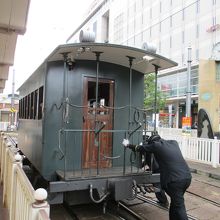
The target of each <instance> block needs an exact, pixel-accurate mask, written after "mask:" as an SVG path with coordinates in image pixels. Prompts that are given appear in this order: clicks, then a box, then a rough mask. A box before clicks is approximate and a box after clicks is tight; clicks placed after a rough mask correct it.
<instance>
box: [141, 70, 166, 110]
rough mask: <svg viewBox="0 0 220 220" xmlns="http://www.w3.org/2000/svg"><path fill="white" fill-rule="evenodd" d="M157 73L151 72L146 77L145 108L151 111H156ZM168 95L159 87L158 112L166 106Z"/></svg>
mask: <svg viewBox="0 0 220 220" xmlns="http://www.w3.org/2000/svg"><path fill="white" fill-rule="evenodd" d="M154 97H155V74H154V73H150V74H147V75H145V77H144V108H145V109H148V110H149V112H150V113H153V112H154ZM165 102H166V95H165V94H164V93H163V92H161V91H160V90H159V89H157V111H156V112H157V113H158V112H159V110H161V109H163V108H164V107H165Z"/></svg>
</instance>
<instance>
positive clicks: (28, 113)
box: [27, 94, 31, 119]
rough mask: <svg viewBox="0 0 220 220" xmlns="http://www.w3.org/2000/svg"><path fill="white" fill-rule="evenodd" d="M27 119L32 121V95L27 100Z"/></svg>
mask: <svg viewBox="0 0 220 220" xmlns="http://www.w3.org/2000/svg"><path fill="white" fill-rule="evenodd" d="M27 100H28V101H27V105H28V106H27V118H28V119H30V116H31V95H30V94H29V95H28V99H27Z"/></svg>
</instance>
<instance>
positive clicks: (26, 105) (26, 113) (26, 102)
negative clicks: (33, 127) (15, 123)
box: [24, 96, 28, 119]
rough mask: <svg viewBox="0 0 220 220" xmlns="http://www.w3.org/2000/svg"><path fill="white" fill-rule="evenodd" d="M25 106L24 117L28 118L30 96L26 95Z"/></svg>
mask: <svg viewBox="0 0 220 220" xmlns="http://www.w3.org/2000/svg"><path fill="white" fill-rule="evenodd" d="M24 106H25V116H24V118H25V119H27V118H28V96H25V102H24Z"/></svg>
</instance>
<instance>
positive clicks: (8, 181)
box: [0, 133, 50, 220]
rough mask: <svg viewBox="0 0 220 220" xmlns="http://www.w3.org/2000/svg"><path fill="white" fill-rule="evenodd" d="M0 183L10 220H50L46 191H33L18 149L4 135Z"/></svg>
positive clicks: (2, 139)
mask: <svg viewBox="0 0 220 220" xmlns="http://www.w3.org/2000/svg"><path fill="white" fill-rule="evenodd" d="M0 174H1V175H0V181H1V184H3V201H2V202H3V205H4V206H5V207H6V208H8V210H9V219H10V220H15V219H16V220H30V219H31V220H49V219H50V218H49V211H50V207H49V205H48V203H47V201H46V198H47V192H46V190H44V189H41V188H40V189H37V190H36V191H35V190H34V189H33V187H32V185H31V183H30V182H29V179H28V178H27V176H26V174H25V173H24V171H23V169H22V157H21V155H19V154H18V149H17V148H16V147H14V146H13V145H12V144H11V143H10V142H9V141H8V139H7V136H5V135H4V133H1V137H0Z"/></svg>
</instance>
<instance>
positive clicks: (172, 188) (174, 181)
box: [123, 135, 192, 220]
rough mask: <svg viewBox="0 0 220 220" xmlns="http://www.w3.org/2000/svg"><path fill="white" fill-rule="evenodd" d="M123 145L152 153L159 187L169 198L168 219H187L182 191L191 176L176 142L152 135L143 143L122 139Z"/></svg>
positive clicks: (187, 185)
mask: <svg viewBox="0 0 220 220" xmlns="http://www.w3.org/2000/svg"><path fill="white" fill-rule="evenodd" d="M123 145H124V146H125V147H128V148H130V149H131V150H133V151H138V152H141V153H145V152H149V153H154V156H155V158H156V161H157V162H158V164H159V169H160V182H161V187H162V189H164V190H165V192H166V193H167V194H168V195H169V196H170V200H171V203H170V209H169V219H170V220H187V219H188V217H187V214H186V208H185V204H184V193H185V191H186V189H187V188H188V187H189V186H190V183H191V178H192V176H191V173H190V169H189V167H188V165H187V163H186V161H185V160H184V158H183V156H182V153H181V151H180V148H179V145H178V143H177V142H176V141H175V140H164V139H162V138H161V137H160V136H159V135H153V136H151V137H150V138H149V140H148V142H147V143H146V144H144V145H132V144H130V143H129V141H128V140H127V139H125V140H124V141H123Z"/></svg>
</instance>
